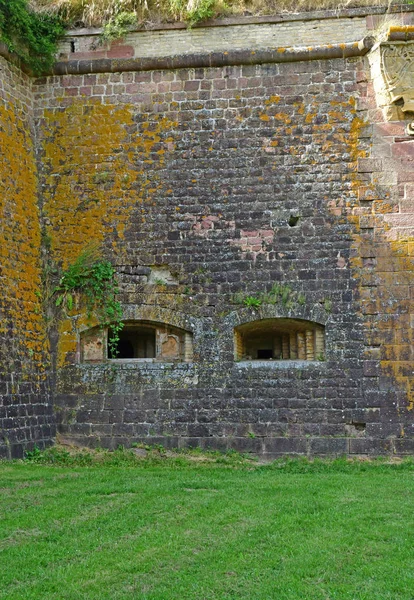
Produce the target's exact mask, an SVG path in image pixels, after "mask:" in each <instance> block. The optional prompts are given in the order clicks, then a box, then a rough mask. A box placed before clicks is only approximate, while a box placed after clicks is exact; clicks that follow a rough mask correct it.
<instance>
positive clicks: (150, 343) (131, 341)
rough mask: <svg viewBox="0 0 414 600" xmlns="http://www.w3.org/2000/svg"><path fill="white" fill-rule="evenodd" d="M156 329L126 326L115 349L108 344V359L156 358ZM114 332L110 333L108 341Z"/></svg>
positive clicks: (142, 326)
mask: <svg viewBox="0 0 414 600" xmlns="http://www.w3.org/2000/svg"><path fill="white" fill-rule="evenodd" d="M156 331H157V330H156V328H155V327H152V326H148V325H141V324H139V325H135V324H134V325H125V326H124V328H123V329H122V330H121V331H120V332H119V334H118V336H119V340H118V342H117V343H116V344H115V347H114V348H113V350H114V352H112V346H110V345H109V344H108V358H113V359H124V358H155V356H156V352H155V345H156ZM111 337H112V331H111V329H109V331H108V340H110V339H111Z"/></svg>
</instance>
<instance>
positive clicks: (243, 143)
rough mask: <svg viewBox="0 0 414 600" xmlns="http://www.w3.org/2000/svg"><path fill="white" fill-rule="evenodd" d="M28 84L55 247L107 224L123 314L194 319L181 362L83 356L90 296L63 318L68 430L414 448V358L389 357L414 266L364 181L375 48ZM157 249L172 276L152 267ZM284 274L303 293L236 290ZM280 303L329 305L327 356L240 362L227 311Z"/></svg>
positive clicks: (107, 435) (311, 308)
mask: <svg viewBox="0 0 414 600" xmlns="http://www.w3.org/2000/svg"><path fill="white" fill-rule="evenodd" d="M35 87H36V88H37V89H38V90H39V91H40V92H41V96H40V97H39V102H38V105H37V111H38V113H37V116H38V118H39V119H40V121H39V123H40V129H39V131H40V147H41V148H42V153H41V169H42V179H41V181H42V189H43V190H44V192H43V202H44V211H45V217H46V219H47V222H48V223H49V225H48V234H49V235H50V236H51V237H52V248H53V251H54V257H55V260H56V261H57V262H61V263H62V264H65V262H67V261H68V260H70V257H74V256H76V253H77V252H79V249H80V248H81V247H82V246H83V245H84V244H85V243H87V242H88V241H90V240H91V239H96V240H97V241H98V242H100V243H102V244H103V246H104V248H105V249H106V250H105V251H106V253H107V255H108V256H110V257H111V259H112V260H113V261H114V262H115V263H116V265H117V270H118V274H119V279H120V282H121V289H122V294H121V299H122V302H123V307H124V314H125V318H127V319H132V320H134V319H144V320H153V321H157V322H166V323H170V324H173V325H176V326H178V327H183V328H185V329H187V328H188V324H189V323H190V324H191V327H192V331H193V335H194V362H192V363H189V364H184V363H182V364H162V363H140V364H138V363H128V362H127V363H122V362H119V363H114V362H111V363H106V364H95V365H93V364H92V365H91V364H80V363H79V362H78V359H77V356H78V355H79V334H78V331H79V330H80V329H82V328H83V327H85V326H86V325H85V322H84V321H83V315H82V314H80V315H79V316H78V321H77V322H76V317H75V318H72V320H71V321H69V320H68V321H66V322H63V323H62V324H61V330H60V345H59V348H58V364H59V365H61V368H60V370H59V372H58V384H57V390H56V391H57V394H56V404H57V415H58V418H59V420H60V431H61V432H62V433H63V434H64V435H65V436H66V437H67V438H69V439H70V440H72V441H77V442H79V443H83V444H84V443H88V444H91V445H94V444H100V445H103V446H109V447H114V446H116V445H117V444H119V443H124V444H129V443H131V442H132V441H149V442H157V443H162V444H164V445H170V446H178V445H188V444H190V445H201V446H204V447H215V448H222V449H225V448H229V447H232V448H236V449H238V450H241V451H254V452H261V453H263V454H265V455H267V456H276V455H279V454H284V453H310V454H342V453H350V454H369V453H375V454H376V453H383V452H398V453H404V452H410V451H411V450H412V446H411V444H412V443H413V442H412V435H413V428H412V425H411V419H410V413H409V411H408V408H409V401H410V400H409V398H410V392H409V388H408V387H407V375H402V378H401V377H400V375H399V373H400V371H399V368H400V367H402V366H403V365H397V366H395V364H394V363H393V365H392V366H390V364H385V362H384V361H386V362H388V359H387V358H386V357H387V352H388V349H387V348H386V346H385V345H384V344H385V337H387V336H388V335H391V333H390V334H388V333H384V336H385V337H384V338H383V337H382V335H383V334H382V332H386V331H388V330H389V329H391V330H392V332H393V333H392V335H397V334H396V333H395V332H396V330H397V329H398V328H399V327H400V324H401V327H404V326H405V324H406V315H407V314H408V312H409V305H408V302H409V300H408V297H407V290H408V289H409V286H408V284H407V283H406V284H402V283H401V277H405V275H402V271H403V270H404V267H403V262H404V261H403V262H401V263H399V262H398V261H397V262H395V257H394V254H393V253H394V251H395V252H397V254H398V256H399V252H400V250H399V249H395V248H394V247H393V244H392V242H391V240H390V239H389V238H387V235H386V233H385V225H384V223H385V222H386V221H387V219H389V218H390V217H388V216H384V213H388V209H387V208H386V207H385V204H384V203H383V202H388V201H386V200H382V196H381V199H380V197H379V196H378V193H379V192H378V191H376V192H375V193H376V194H377V196H376V197H375V199H374V200H373V201H371V196H372V194H373V191H372V190H374V189H375V190H377V184H378V181H377V177H376V175H375V171H376V170H380V169H381V167H380V164H379V162H378V160H377V159H376V158H371V155H370V152H371V150H370V149H371V145H372V144H373V143H374V148H375V147H377V146H378V147H379V146H380V145H381V143H382V142H381V138H382V135H383V133H381V131H380V130H379V129H376V130H375V131H376V134H375V135H376V137H374V133H373V131H374V130H373V128H372V126H370V125H369V120H370V119H371V120H372V118H373V116H374V115H373V114H371V113H370V112H369V111H371V110H374V108H373V106H374V105H373V98H372V96H370V95H369V94H370V93H371V92H370V86H369V72H368V65H367V63H366V62H365V60H364V59H348V60H345V59H337V60H321V61H309V62H302V63H286V64H272V65H266V64H265V65H254V66H245V67H225V68H208V69H191V68H190V69H182V70H176V71H174V70H171V71H153V72H135V73H133V72H131V73H123V74H117V73H113V74H111V73H108V74H92V75H84V76H79V75H67V76H64V77H52V78H49V79H48V80H47V81H44V80H42V81H39V82H37V85H36V86H35ZM44 90H47V91H48V93H47V94H45V93H44ZM407 142H408V143H409V144H411V143H412V142H409V141H408V140H407ZM374 151H375V150H374ZM390 169H392V167H391V165H390ZM403 170H405V169H403V168H402V171H403ZM383 183H384V185H385V187H384V188H381V189H383V192H381V193H384V190H388V191H387V193H390V191H389V189H388V186H387V184H386V181H384V182H383ZM369 194H371V196H370V197H369V198H368V196H369ZM374 195H375V194H374ZM373 211H374V212H375V214H377V213H378V217H375V218H377V225H376V227H377V229H374V231H372V228H371V226H370V225H369V224H368V220H369V218H370V217H369V215H371V213H372V212H373ZM62 215H64V220H62ZM292 216H294V217H299V219H298V220H297V222H296V223H295V224H294V225H290V224H289V222H292V221H291V219H290V218H291V217H292ZM367 219H368V220H367ZM367 241H368V242H369V244H370V245H369V247H368V245H367ZM403 247H404V248H406V249H407V251H408V243H407V244H406V245H405V246H403ZM368 248H369V249H368ZM367 253H368V254H367ZM383 254H386V255H387V258H386V260H388V261H390V262H389V263H388V264H389V265H390V266H389V267H386V266H384V264H385V263H384V260H385V259H382V256H383ZM368 255H369V256H368ZM404 264H405V262H404ZM154 266H156V267H157V268H160V267H163V268H164V269H167V270H168V271H169V272H170V273H171V274H173V279H174V283H170V284H166V285H157V284H151V283H149V280H148V277H147V275H146V274H147V273H149V272H150V270H151V268H154ZM374 272H375V277H376V278H377V279H376V281H377V282H378V283H377V284H376V285H377V286H378V289H375V288H373V287H372V286H373V285H374V284H373V283H372V279H370V277H371V276H372V275H373V273H374ZM385 274H386V275H385ZM275 283H278V284H280V285H281V286H284V287H286V286H289V288H290V289H291V290H292V298H293V300H292V302H287V303H283V302H278V303H275V304H268V303H266V302H264V303H263V304H262V306H261V307H260V308H257V309H254V308H250V309H249V308H246V307H241V306H240V304H238V303H237V300H235V298H237V297H238V298H240V297H242V298H245V297H247V296H260V295H262V294H264V293H266V292H269V290H270V288H271V287H272V285H273V284H275ZM391 289H392V291H391ZM387 290H388V291H389V294H391V293H392V294H393V298H395V302H394V303H392V304H390V297H389V295H387V294H386V291H387ZM299 295H300V296H301V297H303V299H304V300H303V302H302V303H299V302H298V301H297V300H295V298H296V299H297V298H298V297H299ZM400 300H401V302H400ZM373 302H374V304H376V305H377V306H378V307H379V308H378V310H377V313H375V312H373V310H372V308H371V306H372V303H373ZM374 316H375V318H374V319H373V317H374ZM276 317H284V318H295V319H306V320H311V321H314V322H318V323H321V324H322V325H324V326H325V331H326V360H323V361H319V362H318V361H310V362H309V363H308V364H305V363H302V364H296V365H295V364H292V363H289V362H286V363H284V362H278V361H273V362H267V363H263V362H262V361H258V362H242V363H238V362H235V361H234V348H233V332H234V327H235V326H237V325H239V324H240V323H244V322H249V321H253V320H256V319H259V318H276ZM390 322H391V323H392V325H390ZM396 322H398V323H399V324H398V325H395V323H396ZM373 329H374V331H375V332H376V335H377V338H376V339H373V335H372V330H373ZM378 339H379V341H378ZM387 339H389V338H388V337H387ZM394 341H395V339H394ZM393 343H394V342H390V344H391V345H392V344H393ZM401 343H403V342H401ZM404 343H405V342H404ZM378 344H381V347H378ZM405 350H406V351H408V349H407V347H405ZM390 360H391V359H390ZM401 360H403V359H402V358H401ZM398 361H400V359H399V358H398ZM410 364H412V363H410ZM405 366H407V365H405ZM404 373H405V371H404ZM404 378H405V379H404Z"/></svg>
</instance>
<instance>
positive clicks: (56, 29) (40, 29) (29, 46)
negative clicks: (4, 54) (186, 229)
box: [0, 0, 64, 75]
mask: <svg viewBox="0 0 414 600" xmlns="http://www.w3.org/2000/svg"><path fill="white" fill-rule="evenodd" d="M63 32H64V26H63V23H62V21H61V20H60V18H59V17H58V16H56V15H50V14H46V13H36V12H34V11H33V10H32V9H31V8H30V6H29V4H28V0H0V42H3V44H5V45H6V46H7V48H8V50H9V51H10V52H14V54H16V55H17V56H18V57H19V58H20V59H21V60H22V61H23V62H24V63H25V64H26V65H27V66H28V67H29V69H30V70H31V71H32V72H33V73H34V74H35V75H39V74H41V73H43V72H45V71H47V70H48V69H50V67H51V66H52V65H53V63H54V60H55V55H56V51H57V41H58V39H59V38H60V36H61V35H62V34H63Z"/></svg>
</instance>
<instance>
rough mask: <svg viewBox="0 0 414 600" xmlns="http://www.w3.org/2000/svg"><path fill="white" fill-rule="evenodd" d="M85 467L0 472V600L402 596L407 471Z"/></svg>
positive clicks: (124, 461)
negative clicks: (20, 599) (19, 599)
mask: <svg viewBox="0 0 414 600" xmlns="http://www.w3.org/2000/svg"><path fill="white" fill-rule="evenodd" d="M116 457H118V458H116ZM63 462H64V461H63ZM82 462H85V463H86V464H85V465H82V464H78V463H82ZM89 462H90V461H89V459H87V460H86V459H85V460H84V461H82V460H78V461H77V460H69V461H67V463H66V464H63V465H56V464H54V465H50V464H45V463H43V462H27V461H26V462H13V463H6V462H2V463H0V491H1V494H0V599H7V600H14V599H18V598H24V599H36V600H40V599H41V600H46V599H51V598H54V599H58V600H66V599H67V600H69V599H70V600H80V599H88V600H91V599H97V600H98V599H99V600H106V599H108V600H118V599H148V600H170V599H177V600H186V599H194V600H203V599H206V600H207V599H208V600H210V599H219V600H225V599H230V598H231V599H240V598H246V599H252V600H253V599H260V600H262V599H277V600H284V599H305V600H306V599H321V600H322V599H323V600H326V599H334V598H335V599H336V598H340V599H349V600H351V599H352V600H360V599H361V600H362V599H367V600H368V599H369V600H382V599H385V598H387V599H390V600H399V599H401V600H413V598H414V547H413V546H414V544H413V539H414V536H413V521H414V519H413V507H414V503H413V492H414V463H413V462H409V461H408V462H402V463H400V464H385V463H384V462H374V463H368V462H363V463H361V462H360V463H352V464H351V463H349V462H346V461H345V460H340V461H333V462H322V461H316V462H315V463H312V464H311V463H307V462H306V461H304V460H297V461H294V460H293V461H282V462H280V461H279V462H276V463H273V464H271V465H256V464H254V463H253V464H251V463H250V462H248V461H239V460H237V459H231V458H230V459H228V460H227V459H225V458H223V459H218V460H213V459H211V460H210V461H208V462H202V461H194V460H191V461H190V460H189V459H187V458H186V457H181V458H180V457H179V458H161V457H160V458H154V457H153V455H152V453H151V454H150V457H149V458H145V459H141V460H137V459H136V458H135V457H134V458H133V459H132V458H131V456H130V454H129V453H128V452H118V454H117V453H114V454H113V455H112V457H111V458H107V459H105V460H100V461H96V460H95V459H93V461H92V462H91V463H90V464H89Z"/></svg>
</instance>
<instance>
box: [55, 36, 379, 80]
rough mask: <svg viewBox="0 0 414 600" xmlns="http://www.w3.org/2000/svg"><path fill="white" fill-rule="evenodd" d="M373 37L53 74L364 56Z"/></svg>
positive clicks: (93, 64) (112, 63) (62, 67)
mask: <svg viewBox="0 0 414 600" xmlns="http://www.w3.org/2000/svg"><path fill="white" fill-rule="evenodd" d="M374 43H375V40H374V38H372V37H365V38H364V39H362V40H360V41H359V42H352V43H347V44H345V43H344V44H327V45H324V46H313V47H312V46H311V47H304V48H283V47H281V48H268V49H266V50H257V51H250V50H234V51H230V52H210V53H204V54H182V55H178V56H166V57H154V58H149V57H143V58H119V59H110V58H100V59H97V60H71V61H62V62H58V63H56V64H55V67H54V69H53V74H54V75H71V74H76V75H86V74H89V73H120V72H128V71H156V70H169V69H184V68H201V67H206V68H208V67H223V66H230V65H255V64H265V63H282V62H298V61H307V60H325V59H335V58H350V57H355V56H364V55H365V54H366V53H367V52H369V50H370V49H371V48H372V47H373V45H374Z"/></svg>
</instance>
